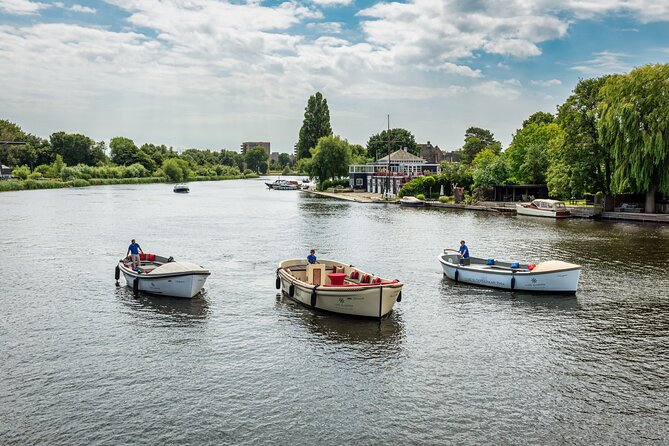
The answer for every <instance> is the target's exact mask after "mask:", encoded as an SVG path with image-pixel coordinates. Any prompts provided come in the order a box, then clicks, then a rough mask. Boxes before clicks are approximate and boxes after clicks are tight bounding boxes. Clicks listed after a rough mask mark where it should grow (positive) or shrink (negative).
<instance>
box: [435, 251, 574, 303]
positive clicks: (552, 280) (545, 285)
mask: <svg viewBox="0 0 669 446" xmlns="http://www.w3.org/2000/svg"><path fill="white" fill-rule="evenodd" d="M446 257H448V256H439V261H440V263H441V266H442V269H443V271H444V275H445V276H446V277H447V278H449V279H451V280H454V281H456V282H461V283H467V284H472V285H479V286H485V287H490V288H498V289H503V290H510V291H527V292H534V293H564V294H575V293H576V289H577V288H578V281H579V279H580V276H581V269H580V268H574V269H568V270H563V271H552V272H542V273H533V272H530V271H518V272H511V271H504V272H502V271H486V270H481V269H477V268H469V267H467V266H463V265H459V264H457V263H450V262H448V261H447V260H446Z"/></svg>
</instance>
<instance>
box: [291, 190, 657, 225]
mask: <svg viewBox="0 0 669 446" xmlns="http://www.w3.org/2000/svg"><path fill="white" fill-rule="evenodd" d="M304 192H308V193H311V194H314V195H319V196H323V197H330V198H336V199H338V200H345V201H353V202H356V203H388V204H397V203H398V201H399V200H391V201H385V200H383V199H382V196H381V194H374V193H369V192H336V193H333V192H322V191H314V190H307V191H304ZM425 207H435V208H447V209H461V210H468V211H484V212H497V213H501V214H504V215H516V203H507V202H495V201H482V202H479V203H476V204H460V203H458V204H455V203H441V202H439V201H425ZM567 209H569V211H570V212H571V214H572V217H574V218H587V219H600V218H601V219H602V220H613V221H633V222H640V223H660V224H669V214H644V213H629V212H602V209H601V207H597V206H567Z"/></svg>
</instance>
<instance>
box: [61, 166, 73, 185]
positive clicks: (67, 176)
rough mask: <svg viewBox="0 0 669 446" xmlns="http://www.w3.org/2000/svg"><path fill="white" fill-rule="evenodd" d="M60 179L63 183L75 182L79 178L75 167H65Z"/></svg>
mask: <svg viewBox="0 0 669 446" xmlns="http://www.w3.org/2000/svg"><path fill="white" fill-rule="evenodd" d="M60 178H61V179H62V180H63V181H70V180H74V179H76V178H77V171H76V170H75V169H74V167H68V166H65V167H63V168H62V169H61V171H60Z"/></svg>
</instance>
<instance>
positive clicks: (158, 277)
mask: <svg viewBox="0 0 669 446" xmlns="http://www.w3.org/2000/svg"><path fill="white" fill-rule="evenodd" d="M115 273H116V281H117V282H116V283H117V285H118V280H119V277H120V274H121V273H122V274H123V277H124V278H125V283H126V285H127V286H129V287H131V288H132V289H133V291H134V292H135V294H137V293H138V292H139V291H144V292H146V293H151V294H159V295H162V296H173V297H186V298H192V297H193V296H195V295H196V294H198V293H199V292H200V291H201V290H202V288H203V287H204V283H205V282H206V281H207V277H209V275H210V274H211V273H210V272H209V271H208V270H207V269H205V268H203V267H201V266H199V265H196V264H194V263H190V262H176V261H174V260H173V259H172V257H169V258H166V257H161V256H157V255H155V254H140V266H139V268H137V269H133V265H132V261H131V260H130V258H129V257H126V258H125V259H123V260H120V261H119V262H118V265H117V266H116V271H115Z"/></svg>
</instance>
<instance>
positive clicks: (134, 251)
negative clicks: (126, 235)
mask: <svg viewBox="0 0 669 446" xmlns="http://www.w3.org/2000/svg"><path fill="white" fill-rule="evenodd" d="M140 252H141V253H142V254H144V251H142V247H141V246H139V243H135V239H132V240H131V241H130V246H128V252H127V253H126V254H125V255H126V257H127V256H128V254H130V259H131V260H132V268H133V269H137V268H139V265H140V263H139V253H140Z"/></svg>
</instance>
